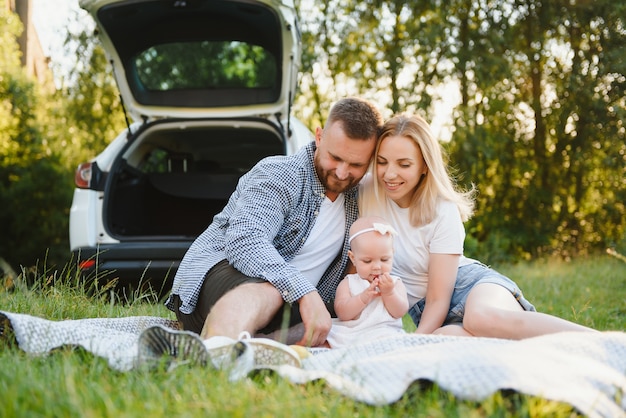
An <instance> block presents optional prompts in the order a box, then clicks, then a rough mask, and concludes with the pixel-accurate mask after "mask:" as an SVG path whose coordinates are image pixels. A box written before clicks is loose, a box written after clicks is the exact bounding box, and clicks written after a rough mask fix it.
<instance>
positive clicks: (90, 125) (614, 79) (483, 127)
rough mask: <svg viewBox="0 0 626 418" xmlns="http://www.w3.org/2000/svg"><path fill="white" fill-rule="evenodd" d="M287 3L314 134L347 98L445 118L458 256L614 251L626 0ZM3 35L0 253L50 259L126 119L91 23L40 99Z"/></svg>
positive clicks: (625, 194)
mask: <svg viewBox="0 0 626 418" xmlns="http://www.w3.org/2000/svg"><path fill="white" fill-rule="evenodd" d="M297 7H298V9H299V15H300V21H301V28H302V41H303V44H302V47H303V54H302V66H301V69H302V71H301V74H300V83H299V92H298V95H297V96H296V98H295V100H296V103H295V106H294V110H295V113H296V116H298V117H300V118H301V119H302V120H304V121H305V122H307V123H308V124H309V126H310V127H311V128H315V127H317V126H319V125H321V124H322V123H323V122H324V120H325V118H326V116H327V112H328V110H329V108H330V106H331V104H332V102H333V101H335V100H336V99H338V98H340V97H343V96H347V95H359V96H363V97H367V98H369V99H371V100H374V101H376V102H377V103H378V104H379V105H380V107H381V109H383V113H384V114H385V116H390V115H391V114H393V113H396V112H400V111H408V112H419V113H421V114H422V115H424V116H425V117H426V118H427V119H430V120H438V119H439V118H440V115H439V113H440V112H442V111H444V112H450V115H451V117H450V118H449V119H450V121H449V122H448V125H447V131H448V132H450V138H446V140H448V139H449V141H447V142H445V143H444V145H445V147H446V148H447V150H448V152H449V156H450V162H451V165H452V166H453V167H454V169H455V173H456V174H457V177H458V182H459V184H460V185H461V186H462V187H469V186H470V184H473V185H475V187H476V188H477V190H478V192H479V193H478V195H477V212H476V215H475V217H474V218H473V219H472V220H471V221H470V222H469V223H468V224H467V229H468V232H469V236H468V240H467V242H466V245H467V247H468V249H469V250H470V255H476V256H477V257H479V258H481V259H483V260H485V261H488V262H494V261H498V260H501V259H503V258H518V257H526V258H528V257H535V256H540V255H543V254H546V253H553V252H556V253H558V254H562V255H564V256H573V255H576V254H582V253H586V252H591V251H595V250H599V249H600V250H604V249H605V248H607V247H612V246H618V250H622V251H623V250H626V247H625V246H626V240H625V238H624V237H625V236H626V207H625V203H624V202H626V145H625V144H626V127H625V126H624V121H625V120H626V99H625V97H626V92H625V91H624V90H625V89H624V88H625V86H626V59H625V57H626V51H625V48H626V39H625V38H626V25H625V21H624V16H626V4H623V2H612V1H609V0H598V1H595V2H588V1H583V0H574V1H571V0H554V1H551V2H542V1H539V0H504V1H498V2H495V1H493V0H446V1H443V0H423V1H414V2H400V1H396V0H393V1H385V2H383V1H380V0H368V1H358V2H357V1H354V0H348V1H341V2H340V1H338V0H323V1H320V2H312V1H310V0H301V1H299V2H298V4H297ZM85 16H86V15H85V14H82V15H81V16H76V20H81V21H84V18H85ZM0 29H2V31H1V32H0V37H1V41H2V42H0V58H1V60H0V228H1V231H2V232H1V233H0V236H2V238H3V240H2V242H0V257H4V258H6V259H8V260H10V262H11V263H12V264H13V265H14V266H19V265H29V264H32V263H34V262H36V261H37V260H41V258H42V257H43V256H44V255H45V253H46V252H47V251H50V254H53V258H55V260H57V259H58V260H59V262H63V257H64V256H69V251H68V243H67V235H68V234H67V228H68V211H69V205H70V201H71V193H72V189H73V185H72V179H73V172H74V169H75V167H76V165H77V164H78V163H80V162H83V161H85V160H88V159H91V158H93V157H94V156H95V155H97V154H98V153H99V152H100V151H102V150H103V149H104V147H105V146H106V145H107V144H108V142H109V141H111V140H112V139H113V138H114V137H115V136H116V135H117V134H118V133H119V132H120V131H121V130H123V129H124V128H125V124H126V121H125V117H124V112H123V108H122V103H121V102H120V98H119V96H118V92H117V88H116V86H115V82H114V79H113V77H112V72H111V67H110V64H109V63H108V62H107V58H106V56H105V54H104V52H103V50H102V48H101V47H100V46H99V44H98V42H97V41H96V39H95V37H94V36H93V34H92V33H91V29H90V26H89V25H87V27H85V29H84V30H82V31H79V32H78V33H72V32H69V33H68V39H67V42H66V47H67V49H68V51H71V54H73V56H75V57H76V59H75V62H74V65H73V66H72V68H71V70H70V71H69V73H68V74H67V77H66V78H64V79H62V80H61V82H60V87H59V88H58V89H57V91H55V92H52V93H46V92H42V91H39V89H38V87H37V85H36V84H35V83H34V81H33V80H31V79H29V77H27V76H26V75H25V74H24V70H23V69H22V68H21V67H20V64H19V50H18V47H17V43H16V42H15V37H16V36H17V34H19V32H20V31H21V27H20V23H19V20H18V19H17V17H16V16H14V15H12V14H11V13H9V12H8V11H5V10H3V11H0ZM231 52H232V53H237V50H233V51H231ZM263 59H264V58H263V57H259V59H258V60H257V61H255V63H254V65H259V66H261V67H263V64H262V62H263ZM143 64H145V65H146V67H145V68H148V67H150V71H153V70H152V67H154V66H157V67H158V66H163V65H164V64H163V63H158V62H150V63H148V62H145V63H143ZM183 64H184V63H181V65H183ZM165 65H168V66H169V65H170V63H166V64H165ZM181 68H182V67H181ZM245 68H248V67H245ZM249 68H252V67H249ZM270 70H271V69H270ZM274 70H275V69H274ZM268 71H269V70H268ZM272 71H273V70H272ZM272 71H269V72H268V73H267V74H271V72H272ZM232 76H233V77H235V79H242V77H243V78H244V79H245V78H249V79H252V80H255V78H254V77H250V76H249V74H248V75H246V74H233V75H232ZM267 77H270V75H267ZM267 77H266V78H267ZM259 80H261V81H260V82H261V83H263V80H265V78H263V79H259ZM444 119H446V118H445V117H444ZM444 127H445V126H444ZM443 132H445V129H444V130H443ZM619 245H621V246H622V247H619Z"/></svg>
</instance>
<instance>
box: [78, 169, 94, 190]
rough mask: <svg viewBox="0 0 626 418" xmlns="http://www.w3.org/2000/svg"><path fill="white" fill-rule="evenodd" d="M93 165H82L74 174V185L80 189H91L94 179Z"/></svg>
mask: <svg viewBox="0 0 626 418" xmlns="http://www.w3.org/2000/svg"><path fill="white" fill-rule="evenodd" d="M92 165H93V164H92V163H82V164H81V165H79V166H78V168H77V169H76V173H75V174H74V183H75V184H76V187H78V188H79V189H89V186H90V185H91V177H92Z"/></svg>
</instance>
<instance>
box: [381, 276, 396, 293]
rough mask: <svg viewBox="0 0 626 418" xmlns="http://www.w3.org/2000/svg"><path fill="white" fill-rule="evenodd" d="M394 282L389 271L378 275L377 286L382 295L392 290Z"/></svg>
mask: <svg viewBox="0 0 626 418" xmlns="http://www.w3.org/2000/svg"><path fill="white" fill-rule="evenodd" d="M395 285H396V283H395V282H394V281H393V278H392V277H391V275H390V274H389V273H383V274H381V275H380V276H378V288H379V289H380V293H381V294H383V295H388V294H390V293H392V292H393V288H394V287H395Z"/></svg>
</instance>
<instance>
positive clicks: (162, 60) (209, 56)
mask: <svg viewBox="0 0 626 418" xmlns="http://www.w3.org/2000/svg"><path fill="white" fill-rule="evenodd" d="M134 65H135V68H136V72H137V77H138V79H139V82H140V83H141V84H142V85H143V87H144V88H145V89H147V90H152V91H170V90H185V89H233V88H247V89H249V88H271V87H273V86H274V84H275V83H276V80H277V68H276V57H274V56H273V54H272V53H271V52H270V51H268V50H266V49H264V48H263V47H261V46H258V45H253V44H249V43H246V42H240V41H208V40H205V41H199V42H172V43H165V44H160V45H155V46H152V47H150V48H148V49H146V50H144V51H143V52H141V53H139V54H138V55H137V56H136V57H135V60H134Z"/></svg>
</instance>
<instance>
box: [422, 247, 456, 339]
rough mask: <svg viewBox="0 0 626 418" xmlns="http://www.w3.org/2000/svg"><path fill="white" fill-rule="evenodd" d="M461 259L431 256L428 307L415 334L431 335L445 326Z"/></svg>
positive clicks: (427, 292) (450, 255)
mask: <svg viewBox="0 0 626 418" xmlns="http://www.w3.org/2000/svg"><path fill="white" fill-rule="evenodd" d="M460 258H461V256H460V255H458V254H430V260H429V263H428V289H427V290H426V305H425V306H424V312H422V317H421V318H420V323H419V325H418V327H417V330H416V331H415V332H417V333H421V334H430V333H432V332H433V331H435V330H436V329H438V328H440V327H441V326H442V325H443V323H444V321H445V320H446V316H447V315H448V311H449V310H450V301H451V299H452V292H453V291H454V283H455V282H456V275H457V272H458V270H459V259H460Z"/></svg>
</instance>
